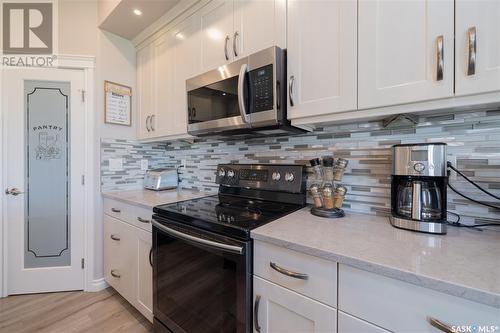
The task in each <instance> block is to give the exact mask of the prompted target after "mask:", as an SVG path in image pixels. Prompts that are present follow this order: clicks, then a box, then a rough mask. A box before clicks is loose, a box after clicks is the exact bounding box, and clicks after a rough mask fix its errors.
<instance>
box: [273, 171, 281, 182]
mask: <svg viewBox="0 0 500 333" xmlns="http://www.w3.org/2000/svg"><path fill="white" fill-rule="evenodd" d="M271 178H272V179H273V180H274V181H275V182H277V181H278V180H280V179H281V174H280V173H279V172H278V171H274V172H273V174H272V175H271Z"/></svg>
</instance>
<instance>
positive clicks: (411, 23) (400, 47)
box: [358, 0, 498, 109]
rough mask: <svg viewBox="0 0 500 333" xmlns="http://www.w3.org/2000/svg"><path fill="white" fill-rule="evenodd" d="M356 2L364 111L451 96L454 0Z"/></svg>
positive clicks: (367, 0) (377, 0)
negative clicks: (365, 109)
mask: <svg viewBox="0 0 500 333" xmlns="http://www.w3.org/2000/svg"><path fill="white" fill-rule="evenodd" d="M470 3H474V1H470ZM358 6H359V16H358V19H359V34H358V38H359V40H358V47H359V52H358V77H359V88H358V89H359V90H358V107H359V108H360V109H364V108H373V107H381V106H388V105H395V104H403V103H411V102H418V101H425V100H431V99H438V98H445V97H451V96H453V72H454V54H453V38H454V31H453V30H454V27H453V25H454V1H453V0H418V1H417V0H413V1H387V0H359V4H358ZM473 6H477V7H480V6H482V4H481V5H478V4H475V5H473ZM497 64H498V62H497Z"/></svg>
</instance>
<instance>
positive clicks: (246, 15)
mask: <svg viewBox="0 0 500 333" xmlns="http://www.w3.org/2000/svg"><path fill="white" fill-rule="evenodd" d="M232 37H233V40H232V44H231V47H230V50H231V52H233V56H234V57H235V58H236V57H242V56H247V55H250V54H252V53H255V52H257V51H260V50H263V49H266V48H268V47H271V46H274V45H277V46H279V47H281V48H286V0H234V33H233V36H232Z"/></svg>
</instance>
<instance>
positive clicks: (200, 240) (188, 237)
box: [153, 220, 243, 254]
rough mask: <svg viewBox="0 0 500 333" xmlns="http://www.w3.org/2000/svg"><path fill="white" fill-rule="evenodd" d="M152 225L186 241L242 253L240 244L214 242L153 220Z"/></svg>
mask: <svg viewBox="0 0 500 333" xmlns="http://www.w3.org/2000/svg"><path fill="white" fill-rule="evenodd" d="M153 226H154V227H156V228H158V229H160V230H161V231H163V232H165V233H167V234H169V235H171V236H174V237H178V238H180V239H183V240H186V241H190V242H195V243H199V244H202V245H206V246H210V247H214V248H217V249H220V250H223V251H229V252H233V253H237V254H243V248H242V247H240V246H235V245H229V244H224V243H219V242H214V241H211V240H208V239H203V238H199V237H195V236H191V235H188V234H185V233H183V232H180V231H177V230H174V229H171V228H169V227H166V226H164V225H163V224H161V223H158V222H156V221H155V220H153Z"/></svg>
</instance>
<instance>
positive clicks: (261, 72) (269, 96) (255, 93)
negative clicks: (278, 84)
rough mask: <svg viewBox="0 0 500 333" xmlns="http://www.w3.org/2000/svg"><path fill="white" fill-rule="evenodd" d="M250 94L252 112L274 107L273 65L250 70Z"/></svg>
mask: <svg viewBox="0 0 500 333" xmlns="http://www.w3.org/2000/svg"><path fill="white" fill-rule="evenodd" d="M249 75H250V94H251V96H252V98H251V99H250V100H251V101H252V102H251V103H252V104H251V109H252V112H260V111H268V110H272V109H274V106H273V104H274V103H273V100H274V98H273V97H274V94H273V92H274V79H273V65H267V66H264V67H260V68H257V69H254V70H252V71H250V73H249Z"/></svg>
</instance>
